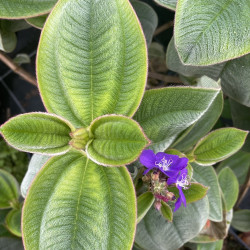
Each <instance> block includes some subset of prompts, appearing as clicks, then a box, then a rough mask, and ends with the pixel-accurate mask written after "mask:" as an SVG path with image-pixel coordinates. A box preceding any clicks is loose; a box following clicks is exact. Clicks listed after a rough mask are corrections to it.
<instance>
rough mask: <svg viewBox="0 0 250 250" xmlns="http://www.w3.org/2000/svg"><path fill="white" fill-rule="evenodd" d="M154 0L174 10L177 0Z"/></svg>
mask: <svg viewBox="0 0 250 250" xmlns="http://www.w3.org/2000/svg"><path fill="white" fill-rule="evenodd" d="M154 1H155V2H156V3H158V4H159V5H161V6H163V7H166V8H168V9H170V10H175V8H176V4H177V0H154Z"/></svg>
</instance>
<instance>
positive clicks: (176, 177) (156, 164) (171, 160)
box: [140, 149, 190, 212]
mask: <svg viewBox="0 0 250 250" xmlns="http://www.w3.org/2000/svg"><path fill="white" fill-rule="evenodd" d="M140 162H141V164H143V165H144V166H145V167H146V168H147V169H146V170H145V171H144V173H143V174H144V175H146V174H147V173H148V172H149V171H150V170H152V169H154V171H155V173H154V175H158V176H159V175H160V174H161V175H163V176H164V178H163V181H165V187H166V188H165V189H162V190H164V195H162V194H159V192H158V191H156V192H154V195H155V197H156V198H157V199H160V200H163V201H165V202H166V201H167V200H169V199H168V195H169V192H168V191H167V187H168V186H170V185H175V186H176V187H177V188H178V190H179V195H180V197H179V198H178V200H177V201H176V203H175V209H174V212H175V211H177V210H178V209H179V208H180V206H181V204H182V203H183V205H184V206H185V207H186V198H185V195H184V193H183V190H182V189H187V188H188V186H189V184H190V182H189V176H188V171H187V164H188V159H187V158H186V157H182V158H180V157H179V156H177V155H170V154H166V153H163V152H159V153H157V154H156V155H155V154H154V152H153V151H152V150H150V149H147V150H144V151H143V152H142V154H141V156H140ZM152 179H153V178H152ZM160 183H162V182H160ZM163 186H164V185H163ZM154 190H155V189H154ZM165 194H166V195H165Z"/></svg>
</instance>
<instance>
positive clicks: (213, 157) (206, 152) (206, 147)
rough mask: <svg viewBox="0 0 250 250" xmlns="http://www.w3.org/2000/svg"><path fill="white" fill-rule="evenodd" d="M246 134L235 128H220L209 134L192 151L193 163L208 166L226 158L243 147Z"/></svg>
mask: <svg viewBox="0 0 250 250" xmlns="http://www.w3.org/2000/svg"><path fill="white" fill-rule="evenodd" d="M247 133H248V132H246V131H243V130H239V129H236V128H222V129H217V130H215V131H213V132H211V133H210V134H208V135H207V136H205V137H203V138H202V139H201V140H200V141H199V142H198V143H197V144H196V146H195V148H194V149H193V152H192V154H193V155H194V157H195V162H196V163H198V164H199V165H204V166H209V165H212V164H214V163H216V162H219V161H222V160H224V159H226V158H228V157H229V156H231V155H233V154H234V153H236V152H237V151H238V150H239V149H240V148H241V147H242V146H243V144H244V142H245V139H246V136H247Z"/></svg>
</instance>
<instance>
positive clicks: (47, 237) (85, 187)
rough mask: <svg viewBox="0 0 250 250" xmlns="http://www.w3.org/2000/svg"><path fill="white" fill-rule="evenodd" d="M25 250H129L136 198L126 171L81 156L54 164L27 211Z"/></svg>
mask: <svg viewBox="0 0 250 250" xmlns="http://www.w3.org/2000/svg"><path fill="white" fill-rule="evenodd" d="M22 220H23V228H22V231H23V240H24V245H25V248H26V249H130V248H131V246H132V243H133V238H134V233H135V226H136V198H135V191H134V187H133V183H132V180H131V177H130V175H129V173H128V171H127V169H126V168H125V167H120V168H104V167H102V166H99V165H97V164H95V163H94V162H92V161H90V160H89V159H87V158H86V157H85V156H83V155H82V154H81V153H80V152H70V153H67V154H65V155H62V156H55V157H53V158H52V159H50V160H49V161H48V162H47V163H46V165H45V166H44V167H43V168H42V169H41V171H40V172H39V174H38V175H37V177H36V179H35V180H34V181H33V183H32V185H31V187H30V189H29V193H28V195H27V197H26V200H25V203H24V208H23V217H22Z"/></svg>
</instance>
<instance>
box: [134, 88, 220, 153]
mask: <svg viewBox="0 0 250 250" xmlns="http://www.w3.org/2000/svg"><path fill="white" fill-rule="evenodd" d="M218 94H219V90H218V89H204V88H192V87H168V88H162V89H154V90H149V91H146V93H145V95H144V97H143V100H142V103H141V105H140V108H139V109H138V111H137V112H136V114H135V116H134V119H135V120H137V121H138V122H139V124H140V125H141V126H142V128H143V130H144V132H145V133H146V135H147V136H148V138H149V139H150V140H151V141H152V146H151V148H152V149H154V150H155V151H157V152H159V151H161V152H162V151H165V150H166V149H167V148H168V147H169V145H170V144H171V143H172V142H173V141H174V139H175V138H176V137H177V136H178V135H179V134H180V133H181V132H182V131H183V130H185V129H186V128H188V127H190V126H191V125H192V124H194V123H195V122H196V121H197V120H198V119H199V118H200V117H201V116H202V115H203V114H204V113H205V112H206V111H207V109H208V108H209V107H210V105H211V104H212V103H213V100H214V99H215V98H216V96H217V95H218ZM155 153H156V152H155Z"/></svg>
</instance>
